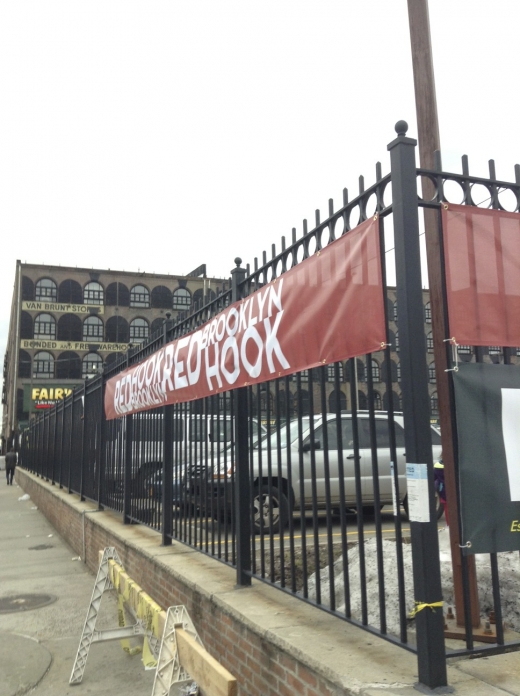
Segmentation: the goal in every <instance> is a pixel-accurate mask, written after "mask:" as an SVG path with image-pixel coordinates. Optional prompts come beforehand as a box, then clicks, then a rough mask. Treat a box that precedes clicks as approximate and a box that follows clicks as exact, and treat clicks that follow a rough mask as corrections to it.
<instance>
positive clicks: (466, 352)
mask: <svg viewBox="0 0 520 696" xmlns="http://www.w3.org/2000/svg"><path fill="white" fill-rule="evenodd" d="M457 351H458V352H459V353H461V354H462V355H471V346H457Z"/></svg>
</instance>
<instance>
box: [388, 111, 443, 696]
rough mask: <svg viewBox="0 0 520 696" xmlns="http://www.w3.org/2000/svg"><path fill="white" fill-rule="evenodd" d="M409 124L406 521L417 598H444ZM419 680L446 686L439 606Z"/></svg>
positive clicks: (396, 208)
mask: <svg viewBox="0 0 520 696" xmlns="http://www.w3.org/2000/svg"><path fill="white" fill-rule="evenodd" d="M407 129H408V124H407V123H406V122H405V121H399V122H398V123H396V126H395V130H396V132H397V138H396V139H395V140H393V141H392V142H391V143H390V144H389V145H388V149H389V151H390V162H391V171H392V208H393V215H394V244H395V263H396V278H397V307H398V311H397V328H398V330H399V348H400V361H401V391H402V398H403V415H404V425H405V447H406V461H407V466H408V465H410V464H415V465H426V470H427V481H428V501H427V503H426V505H425V507H426V506H427V509H429V515H427V517H428V520H429V521H426V522H416V521H410V529H411V536H412V557H413V578H414V594H415V601H416V602H421V603H426V604H431V603H435V602H439V601H441V600H442V588H441V576H440V561H439V538H438V530H437V518H436V515H435V491H434V483H433V461H432V445H431V429H430V404H429V395H428V367H427V364H426V345H425V336H424V321H423V302H422V283H421V258H420V249H419V205H418V194H417V170H416V164H415V147H416V145H417V141H416V140H414V139H413V138H407V137H406V131H407ZM416 627H417V658H418V672H419V682H420V683H421V684H424V685H425V686H427V687H428V688H430V689H435V688H437V687H439V686H446V685H447V673H446V652H445V647H444V616H443V610H442V607H437V608H436V609H435V610H433V609H432V608H428V607H426V608H424V609H423V610H421V611H419V612H418V613H417V615H416Z"/></svg>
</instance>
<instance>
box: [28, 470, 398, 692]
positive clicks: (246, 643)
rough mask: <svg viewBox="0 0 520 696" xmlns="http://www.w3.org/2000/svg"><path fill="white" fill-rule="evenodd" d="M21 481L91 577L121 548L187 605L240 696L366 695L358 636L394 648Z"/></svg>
mask: <svg viewBox="0 0 520 696" xmlns="http://www.w3.org/2000/svg"><path fill="white" fill-rule="evenodd" d="M16 481H17V483H18V484H19V485H20V486H21V488H22V489H23V490H24V491H25V492H27V493H28V494H29V495H30V497H31V500H32V501H33V502H34V503H35V505H37V506H38V509H39V510H40V511H41V512H42V513H43V514H44V515H45V517H47V519H48V520H49V521H50V523H51V524H52V525H53V527H54V528H55V529H56V531H57V532H58V534H59V535H60V536H61V537H62V538H63V539H64V540H65V541H66V542H67V543H68V544H69V545H70V546H71V547H72V548H73V550H74V552H75V553H76V554H77V555H79V556H81V558H82V559H83V560H85V561H86V563H87V564H88V566H89V568H90V569H91V570H92V572H94V573H95V572H97V568H98V552H99V550H100V549H103V548H104V547H106V546H114V547H115V548H116V549H117V552H118V554H119V556H120V558H121V561H122V563H123V565H124V567H125V570H126V571H127V572H128V573H129V575H130V576H131V577H132V578H133V579H134V580H135V581H136V582H137V583H138V584H139V585H141V587H143V589H144V590H145V591H146V592H148V594H150V596H151V597H152V598H153V599H154V600H155V601H156V602H157V603H158V604H159V605H160V606H162V607H164V608H167V607H168V606H171V605H178V604H183V605H185V606H186V608H187V610H188V612H189V614H190V616H191V618H192V620H193V622H194V624H195V626H196V628H197V631H198V632H199V635H200V637H201V639H202V641H203V643H204V645H205V647H206V649H207V650H208V651H209V652H210V653H211V654H212V655H213V656H214V657H216V658H217V659H218V660H219V661H220V662H221V664H223V665H224V666H225V667H226V668H227V669H228V670H229V671H230V672H231V673H232V674H233V675H235V676H236V678H237V681H238V684H239V694H240V695H241V696H295V695H298V696H315V695H316V696H317V695H318V694H319V695H320V696H339V695H340V694H341V695H342V696H343V695H345V694H358V693H359V682H358V680H357V679H352V678H349V676H350V675H349V674H348V664H347V663H348V660H346V659H345V658H346V651H352V636H353V637H354V640H355V644H356V645H358V644H359V642H360V641H361V642H362V641H366V639H367V638H368V639H369V641H370V643H369V645H372V642H373V641H374V640H375V641H378V642H379V643H381V645H382V646H383V647H385V646H388V648H390V647H391V646H390V644H388V643H386V642H385V641H381V640H380V639H378V638H375V637H374V636H368V634H366V633H365V632H364V631H360V630H359V629H356V628H354V627H352V626H350V625H348V624H346V623H345V622H343V621H340V620H339V619H337V618H334V617H331V616H329V615H327V614H325V613H324V612H322V611H320V610H319V609H316V608H314V607H311V606H309V605H307V604H305V603H303V602H301V601H299V600H298V599H296V598H294V597H290V596H288V595H287V594H286V593H282V592H280V591H278V590H276V589H275V588H272V587H269V586H268V585H266V584H264V583H261V582H255V581H253V586H252V587H251V588H242V589H236V588H235V582H236V576H235V571H234V569H232V568H230V567H228V566H226V565H224V564H223V563H220V562H219V561H216V560H215V559H213V558H210V557H209V556H206V555H205V554H203V553H200V552H198V551H196V550H194V549H191V548H190V547H188V546H185V545H184V544H180V543H174V544H173V545H172V546H171V547H162V546H161V545H160V544H161V537H160V535H159V534H158V533H157V532H154V531H153V530H151V529H148V528H146V527H143V526H140V525H123V524H122V522H121V518H120V516H119V515H117V514H115V513H113V512H110V511H103V512H99V511H97V510H96V508H95V506H94V505H93V504H92V503H89V502H80V501H79V497H78V496H76V495H71V494H68V493H66V492H65V491H63V490H60V489H59V488H57V487H55V486H52V485H50V484H49V483H48V482H46V481H44V480H42V479H41V478H38V477H36V476H34V475H32V474H29V473H27V472H25V471H23V470H22V469H20V468H18V469H17V471H16ZM352 632H354V633H352ZM393 649H394V650H395V648H393ZM399 653H400V656H402V658H405V656H406V657H407V655H406V652H405V651H402V650H400V651H399ZM373 659H374V667H375V663H376V662H377V659H376V656H375V655H374V657H373ZM393 659H394V658H393ZM357 660H358V661H359V658H357ZM371 660H372V657H371ZM385 681H386V679H385ZM349 682H350V685H349ZM353 683H355V686H354V685H353ZM350 686H352V688H350Z"/></svg>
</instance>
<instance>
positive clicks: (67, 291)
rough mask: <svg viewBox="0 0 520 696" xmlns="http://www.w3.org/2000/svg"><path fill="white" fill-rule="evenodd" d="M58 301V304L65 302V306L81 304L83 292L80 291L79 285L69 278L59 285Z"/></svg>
mask: <svg viewBox="0 0 520 696" xmlns="http://www.w3.org/2000/svg"><path fill="white" fill-rule="evenodd" d="M58 300H59V301H60V302H66V303H67V304H81V303H82V302H83V290H82V289H81V285H80V284H79V283H78V282H77V281H75V280H71V279H70V278H68V279H67V280H64V281H63V282H62V283H60V289H59V291H58Z"/></svg>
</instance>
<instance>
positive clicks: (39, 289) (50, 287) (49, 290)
mask: <svg viewBox="0 0 520 696" xmlns="http://www.w3.org/2000/svg"><path fill="white" fill-rule="evenodd" d="M34 297H35V300H36V301H37V302H39V301H44V302H56V300H57V299H58V287H57V285H56V283H55V282H54V281H53V280H51V279H50V278H41V280H39V281H38V282H37V283H36V288H35V294H34Z"/></svg>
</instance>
